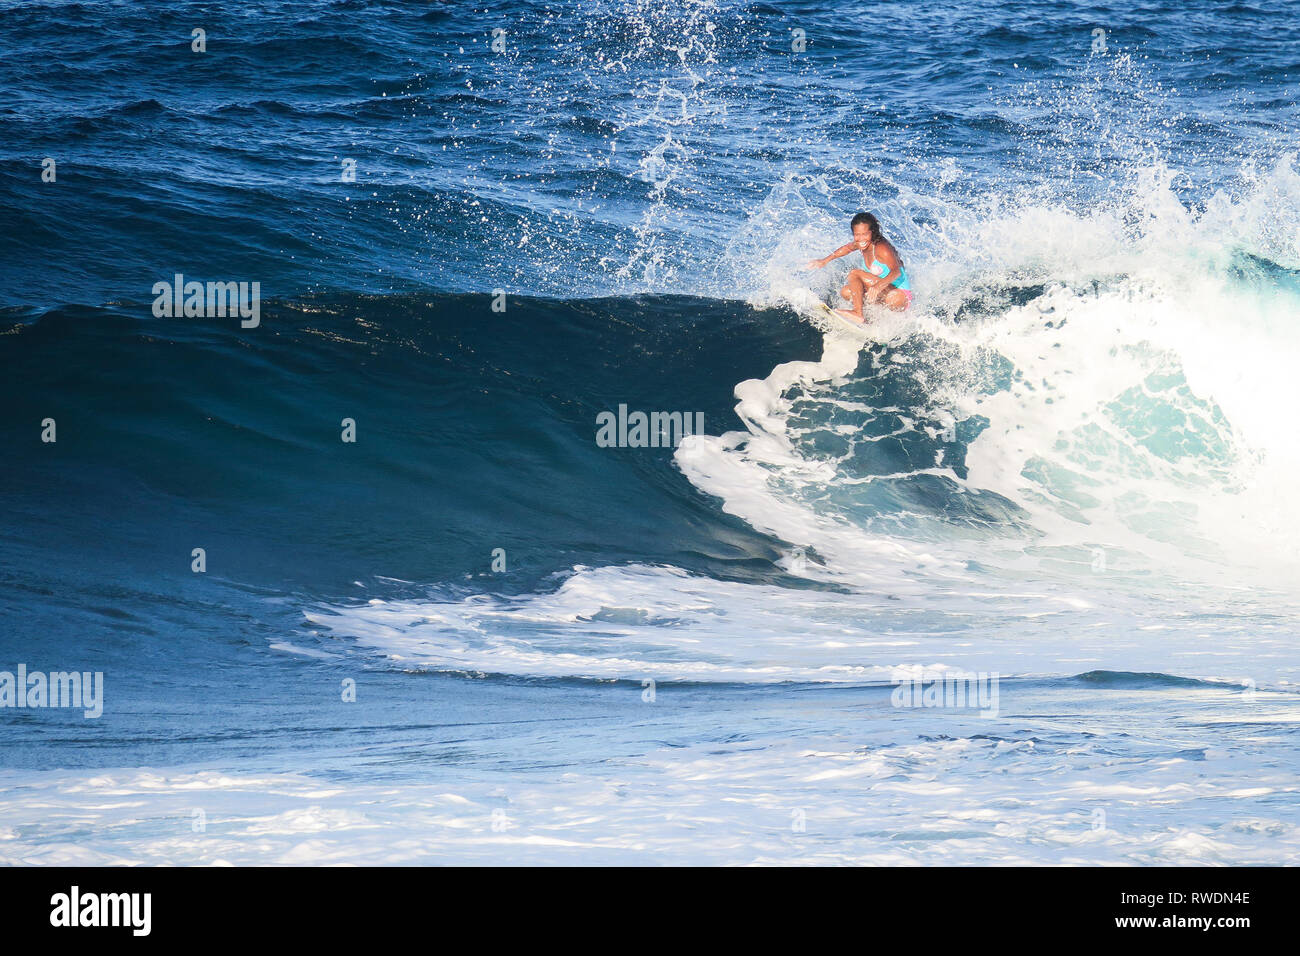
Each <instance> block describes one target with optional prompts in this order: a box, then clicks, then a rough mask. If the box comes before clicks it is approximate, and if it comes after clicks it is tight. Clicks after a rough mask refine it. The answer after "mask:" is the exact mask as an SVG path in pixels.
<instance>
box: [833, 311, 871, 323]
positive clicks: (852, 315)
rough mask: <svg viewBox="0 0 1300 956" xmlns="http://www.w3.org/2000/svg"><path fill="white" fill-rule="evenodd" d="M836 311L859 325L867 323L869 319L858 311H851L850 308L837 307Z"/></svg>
mask: <svg viewBox="0 0 1300 956" xmlns="http://www.w3.org/2000/svg"><path fill="white" fill-rule="evenodd" d="M835 311H836V312H837V313H838V314H839V315H842V316H844V318H846V319H848V320H849V321H850V322H856V323H858V325H866V323H867V320H866V319H864V318H863V317H862V316H860V315H858V313H856V312H850V311H849V310H848V309H836V310H835Z"/></svg>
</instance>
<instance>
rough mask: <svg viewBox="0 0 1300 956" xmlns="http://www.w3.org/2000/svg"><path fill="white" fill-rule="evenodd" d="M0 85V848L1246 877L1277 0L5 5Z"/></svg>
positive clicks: (1288, 789) (1296, 185)
mask: <svg viewBox="0 0 1300 956" xmlns="http://www.w3.org/2000/svg"><path fill="white" fill-rule="evenodd" d="M196 30H201V31H203V32H202V33H201V34H198V35H197V38H196V34H195V32H194V31H196ZM0 89H2V90H3V91H4V96H3V97H0V448H2V449H3V459H2V464H0V670H3V671H11V672H16V669H17V668H18V667H19V665H23V666H25V668H26V669H27V670H28V671H45V672H53V671H71V670H75V671H78V672H100V673H102V674H103V713H102V716H100V717H97V718H87V717H85V716H84V715H83V712H82V710H80V709H75V708H50V707H46V708H37V707H16V706H14V707H0V863H36V864H55V863H67V864H109V863H127V864H137V863H145V864H156V863H179V864H221V863H234V864H250V863H280V864H284V863H303V864H313V863H361V864H371V863H565V864H570V863H601V864H678V863H704V864H754V863H759V864H783V863H801V864H802V863H884V864H895V863H897V864H918V865H925V864H945V865H952V864H956V865H963V864H1017V863H1041V864H1074V863H1081V864H1095V863H1105V864H1196V865H1231V864H1242V863H1246V864H1283V863H1295V862H1297V861H1298V860H1300V779H1298V777H1297V771H1298V770H1300V494H1297V490H1296V479H1297V475H1300V426H1297V411H1298V409H1300V401H1298V399H1300V387H1298V385H1297V381H1298V379H1297V369H1300V162H1298V160H1297V155H1296V150H1297V142H1300V140H1298V138H1297V131H1298V130H1300V108H1298V107H1297V93H1298V92H1300V4H1298V3H1293V2H1285V3H1284V2H1276V3H1275V2H1268V3H1264V2H1260V3H1239V2H1231V3H1229V2H1206V3H1201V4H1196V5H1193V6H1192V7H1188V6H1187V5H1185V4H1179V3H1172V2H1170V3H1161V2H1145V0H1138V2H1134V3H1123V4H1120V3H1114V4H1091V5H1087V6H1083V5H1076V4H1072V3H1065V2H1046V0H1039V2H1030V3H1024V4H1004V5H990V4H984V3H976V2H974V0H949V2H936V3H928V4H912V3H878V4H873V5H863V6H860V7H859V6H854V5H849V6H848V7H844V6H842V5H841V6H835V7H832V6H828V5H826V4H821V3H811V2H789V3H741V2H725V0H716V2H714V0H704V2H667V0H663V2H660V0H592V2H551V3H542V2H535V0H511V2H509V3H505V2H481V3H459V2H449V3H407V2H391V0H336V2H325V0H319V2H308V0H301V2H288V3H272V2H264V3H249V4H239V5H211V4H207V3H194V2H187V0H178V2H168V3H156V2H94V0H88V2H71V3H64V2H22V3H14V2H7V0H6V2H0ZM860 210H869V211H872V212H875V213H876V214H877V215H878V216H879V217H880V220H881V222H882V224H883V228H884V233H885V235H886V236H887V237H888V238H889V239H890V240H891V241H892V242H893V243H894V244H895V246H896V247H897V248H898V250H899V252H900V253H901V255H902V256H903V258H904V261H905V262H906V265H907V268H908V272H909V274H910V276H911V281H912V287H913V289H914V290H915V294H916V300H915V304H914V307H913V308H912V309H911V310H910V311H909V312H907V313H905V314H901V315H893V314H891V315H887V316H877V317H876V319H875V322H874V324H873V326H872V329H871V332H870V334H869V335H865V336H862V335H855V334H854V333H852V332H851V331H847V330H843V329H840V330H836V329H827V328H824V327H821V325H820V324H819V323H818V322H817V321H815V320H813V319H812V318H810V316H809V312H808V310H807V309H806V308H803V307H801V305H800V303H803V302H805V301H807V298H808V296H809V295H810V294H812V295H817V296H820V297H822V298H823V299H824V300H826V301H833V300H834V294H835V292H836V290H837V289H838V288H839V286H840V284H841V282H842V280H843V278H844V276H845V274H846V273H847V270H848V269H849V268H850V266H851V265H860V262H854V261H853V260H854V259H855V258H856V257H846V258H844V259H841V260H838V261H836V262H834V263H832V264H831V265H829V266H828V267H827V268H826V269H825V270H822V271H809V270H807V269H806V268H805V263H806V262H807V260H809V259H812V258H816V257H820V256H822V255H825V254H826V253H827V252H829V251H831V250H832V249H834V248H836V247H837V246H839V245H841V244H842V243H844V242H846V241H848V240H849V229H848V220H849V218H850V217H851V216H852V215H853V214H854V213H856V212H858V211H860ZM177 274H180V275H183V276H184V277H185V280H187V281H189V280H197V281H200V282H226V281H233V282H248V283H252V282H257V283H258V284H259V289H260V296H261V299H260V311H259V315H258V320H257V324H256V325H255V326H252V327H246V325H245V323H243V322H241V320H240V318H239V317H234V316H229V315H227V316H218V315H211V316H206V317H205V316H191V317H185V316H174V317H168V316H166V315H164V316H161V317H160V316H159V315H157V314H155V313H156V310H155V308H154V305H155V298H156V297H157V296H158V293H157V292H156V291H155V285H156V284H157V283H160V282H172V281H173V278H174V276H176V275H177ZM620 406H625V408H626V410H631V411H634V412H635V411H642V412H645V413H650V412H681V413H684V414H686V415H688V416H690V418H691V419H694V418H695V416H697V415H702V417H703V422H704V431H703V434H693V435H689V436H687V437H685V438H683V439H682V440H681V441H680V443H678V444H676V446H675V447H630V446H628V447H607V443H602V442H599V441H598V440H597V421H598V417H599V416H601V415H602V414H603V413H607V412H612V413H614V414H617V413H618V410H619V408H620ZM51 420H52V422H53V426H52V427H53V428H54V429H55V431H54V433H53V436H51V435H50V434H49V430H50V427H51V426H49V425H47V424H46V423H47V422H49V421H51ZM348 421H350V422H351V425H348V424H347V422H348ZM49 437H54V438H55V440H54V441H49V440H47V439H48V438H49ZM346 437H351V438H354V439H355V440H351V441H348V440H344V439H345V438H346ZM195 549H202V550H201V552H199V554H200V555H201V558H200V557H196V550H195ZM200 560H201V561H202V570H201V571H200V570H195V567H196V562H198V561H200ZM954 673H962V674H977V675H984V676H983V677H982V678H981V679H982V680H984V681H985V684H986V686H987V687H991V688H992V689H994V690H995V691H996V706H994V707H991V708H989V707H984V708H975V707H972V706H969V702H967V706H949V705H945V706H925V705H921V706H907V705H906V704H907V703H908V701H906V700H905V701H904V702H903V703H904V704H905V705H904V706H899V703H900V697H899V690H900V686H906V685H900V684H899V682H900V681H902V680H904V679H905V678H906V679H917V680H930V679H932V678H934V677H936V676H941V675H945V674H949V675H950V674H954ZM992 675H996V681H995V679H994V677H993V676H992ZM931 686H933V685H931ZM911 703H913V704H915V703H916V701H911Z"/></svg>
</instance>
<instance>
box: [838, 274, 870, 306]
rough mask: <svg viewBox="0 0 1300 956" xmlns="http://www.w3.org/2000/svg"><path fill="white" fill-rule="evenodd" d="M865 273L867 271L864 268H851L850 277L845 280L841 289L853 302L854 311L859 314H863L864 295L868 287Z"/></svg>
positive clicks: (845, 296)
mask: <svg viewBox="0 0 1300 956" xmlns="http://www.w3.org/2000/svg"><path fill="white" fill-rule="evenodd" d="M865 275H866V272H865V271H864V270H862V269H852V270H850V271H849V277H848V278H847V279H845V280H844V287H843V288H842V289H840V295H841V296H843V297H844V298H846V299H848V300H849V301H850V302H852V303H853V311H854V312H856V313H857V314H858V315H861V314H862V297H863V295H864V294H865V293H866V289H867V283H866V280H865V279H864V278H863V276H865Z"/></svg>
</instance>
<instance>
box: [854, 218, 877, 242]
mask: <svg viewBox="0 0 1300 956" xmlns="http://www.w3.org/2000/svg"><path fill="white" fill-rule="evenodd" d="M864 223H865V224H866V227H867V228H868V229H870V230H871V241H872V242H879V241H880V220H879V219H877V218H876V217H875V216H873V215H872V214H871V213H869V212H860V213H858V214H857V215H856V216H854V217H853V219H852V221H851V222H850V223H849V228H850V229H852V228H853V227H854V226H860V225H862V224H864Z"/></svg>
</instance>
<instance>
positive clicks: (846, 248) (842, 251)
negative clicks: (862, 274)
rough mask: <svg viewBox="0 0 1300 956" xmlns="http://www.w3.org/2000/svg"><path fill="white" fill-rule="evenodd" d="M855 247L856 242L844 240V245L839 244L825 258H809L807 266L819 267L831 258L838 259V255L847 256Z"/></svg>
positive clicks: (810, 267)
mask: <svg viewBox="0 0 1300 956" xmlns="http://www.w3.org/2000/svg"><path fill="white" fill-rule="evenodd" d="M856 248H858V247H857V244H856V243H852V242H846V243H845V244H844V245H842V246H840V247H839V248H838V249H836V250H835V251H834V252H832V253H830V254H829V255H827V256H826V258H824V259H809V260H808V268H809V269H820V268H822V267H823V266H824V265H826V263H828V262H830V261H831V260H832V259H838V258H839V257H840V256H847V255H848V254H849V253H850V252H852V251H853V250H854V249H856Z"/></svg>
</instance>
